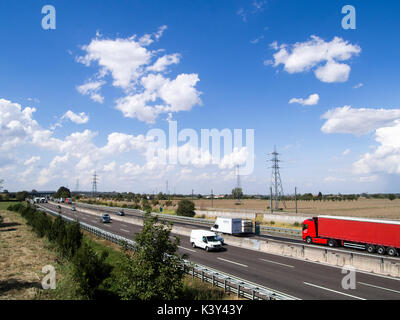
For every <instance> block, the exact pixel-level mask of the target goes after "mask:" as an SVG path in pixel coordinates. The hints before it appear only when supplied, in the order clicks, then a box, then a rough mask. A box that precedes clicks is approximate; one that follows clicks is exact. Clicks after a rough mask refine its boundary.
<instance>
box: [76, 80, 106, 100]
mask: <svg viewBox="0 0 400 320" xmlns="http://www.w3.org/2000/svg"><path fill="white" fill-rule="evenodd" d="M105 83H106V82H105V81H92V82H86V83H85V84H82V85H80V86H78V87H77V88H76V89H77V90H78V92H79V93H81V94H83V95H89V96H90V98H91V99H92V100H93V101H95V102H98V103H103V102H104V97H103V96H102V95H100V94H99V91H100V89H101V87H102V86H103V85H104V84H105Z"/></svg>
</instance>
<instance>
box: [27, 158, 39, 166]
mask: <svg viewBox="0 0 400 320" xmlns="http://www.w3.org/2000/svg"><path fill="white" fill-rule="evenodd" d="M39 160H40V157H39V156H33V157H31V158H30V159H28V160H26V161H25V162H24V165H25V166H29V165H31V164H34V163H35V162H37V161H39Z"/></svg>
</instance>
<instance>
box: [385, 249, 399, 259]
mask: <svg viewBox="0 0 400 320" xmlns="http://www.w3.org/2000/svg"><path fill="white" fill-rule="evenodd" d="M387 252H388V255H389V256H391V257H394V256H396V255H397V250H396V249H395V248H389V249H388V251H387Z"/></svg>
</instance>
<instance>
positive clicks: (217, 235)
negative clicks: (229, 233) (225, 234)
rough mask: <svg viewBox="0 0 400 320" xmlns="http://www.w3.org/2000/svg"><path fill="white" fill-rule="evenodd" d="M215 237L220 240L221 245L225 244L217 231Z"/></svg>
mask: <svg viewBox="0 0 400 320" xmlns="http://www.w3.org/2000/svg"><path fill="white" fill-rule="evenodd" d="M215 237H216V238H217V240H218V241H220V242H221V244H222V245H224V244H225V243H224V238H222V236H221V235H220V234H218V233H217V234H216V236H215Z"/></svg>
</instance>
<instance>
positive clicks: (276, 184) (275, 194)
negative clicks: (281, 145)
mask: <svg viewBox="0 0 400 320" xmlns="http://www.w3.org/2000/svg"><path fill="white" fill-rule="evenodd" d="M270 155H271V159H268V161H269V162H272V167H270V168H271V169H272V176H271V189H272V200H273V202H274V203H275V210H278V209H279V201H282V203H283V206H284V207H285V208H286V203H285V200H282V197H283V195H284V193H283V186H282V180H281V175H280V173H279V169H280V166H279V162H281V160H279V157H278V156H279V153H278V152H276V146H275V147H274V152H272V153H271V154H270Z"/></svg>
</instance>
